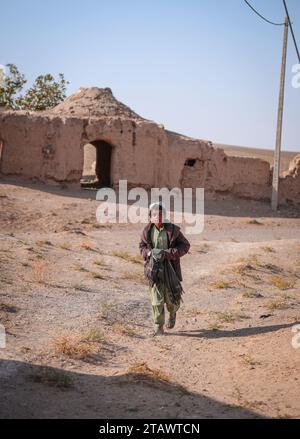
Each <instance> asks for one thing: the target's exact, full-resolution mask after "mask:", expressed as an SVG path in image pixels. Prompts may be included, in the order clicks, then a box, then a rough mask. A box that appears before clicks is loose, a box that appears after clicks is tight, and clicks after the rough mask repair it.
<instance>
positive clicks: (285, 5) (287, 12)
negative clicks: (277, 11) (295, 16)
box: [283, 0, 300, 63]
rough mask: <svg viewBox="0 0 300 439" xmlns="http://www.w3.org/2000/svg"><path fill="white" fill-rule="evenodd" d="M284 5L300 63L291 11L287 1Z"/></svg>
mask: <svg viewBox="0 0 300 439" xmlns="http://www.w3.org/2000/svg"><path fill="white" fill-rule="evenodd" d="M283 4H284V8H285V12H286V15H287V18H288V20H289V25H290V29H291V34H292V37H293V40H294V44H295V49H296V52H297V55H298V60H299V63H300V53H299V49H298V46H297V41H296V37H295V34H294V30H293V26H292V22H291V20H290V14H289V11H288V8H287V4H286V1H285V0H283Z"/></svg>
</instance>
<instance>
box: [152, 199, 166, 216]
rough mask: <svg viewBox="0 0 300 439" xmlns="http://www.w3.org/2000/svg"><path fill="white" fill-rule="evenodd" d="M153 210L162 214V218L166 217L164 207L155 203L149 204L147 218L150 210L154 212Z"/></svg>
mask: <svg viewBox="0 0 300 439" xmlns="http://www.w3.org/2000/svg"><path fill="white" fill-rule="evenodd" d="M154 209H155V210H157V209H158V210H159V211H160V212H162V213H163V217H164V218H165V217H166V216H167V211H166V209H165V207H164V206H163V205H162V203H158V202H156V203H152V204H150V206H149V217H151V213H152V210H154Z"/></svg>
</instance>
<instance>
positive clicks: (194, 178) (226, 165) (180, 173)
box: [168, 132, 270, 199]
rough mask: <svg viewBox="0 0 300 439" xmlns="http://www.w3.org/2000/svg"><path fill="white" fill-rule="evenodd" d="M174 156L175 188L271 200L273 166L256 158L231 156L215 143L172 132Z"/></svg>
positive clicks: (173, 180) (169, 135) (173, 174)
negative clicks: (196, 189) (269, 198)
mask: <svg viewBox="0 0 300 439" xmlns="http://www.w3.org/2000/svg"><path fill="white" fill-rule="evenodd" d="M168 139H169V147H170V155H171V157H172V177H171V179H170V183H171V185H172V184H173V185H174V186H176V185H179V187H192V188H195V187H203V188H204V189H205V193H206V194H207V195H210V194H213V193H219V192H222V193H231V194H233V195H238V196H240V197H246V198H253V199H266V198H268V197H270V166H269V163H268V162H266V161H264V160H261V159H255V158H245V157H230V156H227V155H226V154H225V152H224V150H223V149H221V148H216V147H214V146H213V144H212V143H211V142H205V141H201V140H196V139H191V138H188V137H185V136H182V135H179V134H176V133H172V132H168Z"/></svg>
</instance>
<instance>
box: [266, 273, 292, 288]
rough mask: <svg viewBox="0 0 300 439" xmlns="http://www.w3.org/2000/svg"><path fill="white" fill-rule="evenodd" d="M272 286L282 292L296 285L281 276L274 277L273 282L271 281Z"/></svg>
mask: <svg viewBox="0 0 300 439" xmlns="http://www.w3.org/2000/svg"><path fill="white" fill-rule="evenodd" d="M270 284H271V285H274V287H277V288H279V289H280V290H287V289H289V288H293V286H294V285H295V282H294V281H291V280H290V281H289V280H287V279H284V278H283V277H281V276H273V277H272V279H271V281H270Z"/></svg>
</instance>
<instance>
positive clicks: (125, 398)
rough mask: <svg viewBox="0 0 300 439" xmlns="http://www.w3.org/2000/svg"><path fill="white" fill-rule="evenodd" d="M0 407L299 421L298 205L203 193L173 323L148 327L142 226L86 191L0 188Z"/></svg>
mask: <svg viewBox="0 0 300 439" xmlns="http://www.w3.org/2000/svg"><path fill="white" fill-rule="evenodd" d="M0 205H1V211H0V249H1V253H0V319H1V324H2V325H3V326H4V327H5V330H6V334H7V336H6V348H2V349H0V358H1V362H0V386H1V398H0V417H1V418H16V417H21V418H48V417H50V418H66V417H67V418H145V419H149V418H190V419H193V418H261V417H276V418H277V417H280V418H287V417H290V418H299V417H300V386H299V382H300V374H299V371H300V348H299V349H296V348H294V347H293V346H292V337H293V336H295V334H294V333H293V332H292V327H293V325H295V324H296V323H297V322H298V323H300V254H299V251H300V211H299V210H298V211H297V210H296V209H295V208H292V207H289V208H281V209H280V211H279V212H277V213H273V212H272V211H271V209H270V206H269V204H267V203H262V202H254V201H249V200H229V199H218V200H211V201H207V202H206V203H205V228H204V232H203V233H201V234H200V235H188V236H187V238H188V239H189V241H190V243H191V248H190V251H189V253H188V254H187V255H185V256H184V257H183V258H182V260H181V261H182V272H183V277H184V281H183V287H184V290H185V294H184V303H183V304H182V306H181V309H180V311H179V313H178V319H177V323H176V326H175V328H174V329H173V330H167V331H166V334H165V335H164V336H161V337H152V336H151V330H152V322H151V309H150V303H149V293H148V286H147V283H146V281H145V280H144V278H143V265H142V261H141V258H140V256H139V250H138V243H139V237H140V233H141V230H142V228H143V225H141V224H136V225H127V224H122V225H117V224H116V225H115V224H114V225H106V226H103V225H100V224H99V223H97V221H96V217H95V212H96V207H97V206H98V205H99V202H98V201H96V200H95V192H93V191H83V190H81V189H76V188H71V187H65V186H62V187H50V186H45V185H42V184H33V183H26V182H22V181H20V180H16V179H15V180H14V179H5V180H4V179H2V180H1V185H0Z"/></svg>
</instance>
